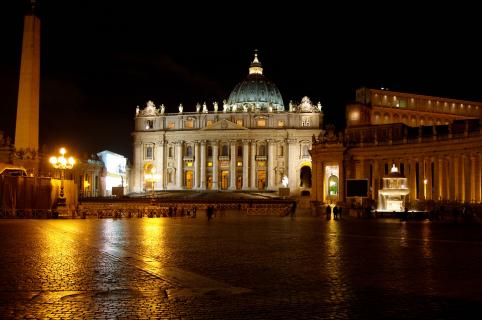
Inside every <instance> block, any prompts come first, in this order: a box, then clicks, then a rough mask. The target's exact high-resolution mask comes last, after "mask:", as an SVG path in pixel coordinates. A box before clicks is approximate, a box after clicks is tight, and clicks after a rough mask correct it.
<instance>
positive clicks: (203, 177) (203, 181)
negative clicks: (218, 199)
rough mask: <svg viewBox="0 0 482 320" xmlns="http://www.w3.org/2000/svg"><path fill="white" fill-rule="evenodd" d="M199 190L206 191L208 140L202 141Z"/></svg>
mask: <svg viewBox="0 0 482 320" xmlns="http://www.w3.org/2000/svg"><path fill="white" fill-rule="evenodd" d="M200 171H201V172H200V176H201V178H200V180H201V181H200V183H199V189H201V190H205V189H206V140H201V168H200Z"/></svg>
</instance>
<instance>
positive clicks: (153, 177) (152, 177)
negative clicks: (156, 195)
mask: <svg viewBox="0 0 482 320" xmlns="http://www.w3.org/2000/svg"><path fill="white" fill-rule="evenodd" d="M144 179H145V180H146V182H149V183H150V185H151V191H152V192H154V183H155V182H156V181H159V180H160V179H161V175H160V174H158V173H156V167H152V168H150V170H149V171H148V172H146V173H145V174H144Z"/></svg>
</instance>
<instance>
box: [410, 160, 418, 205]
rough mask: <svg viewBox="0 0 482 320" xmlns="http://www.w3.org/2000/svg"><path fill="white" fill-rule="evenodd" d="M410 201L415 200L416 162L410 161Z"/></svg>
mask: <svg viewBox="0 0 482 320" xmlns="http://www.w3.org/2000/svg"><path fill="white" fill-rule="evenodd" d="M409 185H410V201H415V200H417V160H415V159H410V179H409Z"/></svg>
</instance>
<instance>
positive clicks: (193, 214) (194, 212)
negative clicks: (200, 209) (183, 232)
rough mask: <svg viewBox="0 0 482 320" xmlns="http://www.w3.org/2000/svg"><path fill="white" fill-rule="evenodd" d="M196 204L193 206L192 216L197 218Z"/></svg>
mask: <svg viewBox="0 0 482 320" xmlns="http://www.w3.org/2000/svg"><path fill="white" fill-rule="evenodd" d="M196 210H197V209H196V206H194V207H192V217H193V218H196Z"/></svg>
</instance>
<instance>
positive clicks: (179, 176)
mask: <svg viewBox="0 0 482 320" xmlns="http://www.w3.org/2000/svg"><path fill="white" fill-rule="evenodd" d="M175 144H176V160H177V168H176V188H177V189H183V188H184V179H183V178H184V177H183V173H184V170H183V166H182V162H183V160H182V157H183V152H182V147H183V144H184V142H183V141H182V140H181V141H176V143H175Z"/></svg>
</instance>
